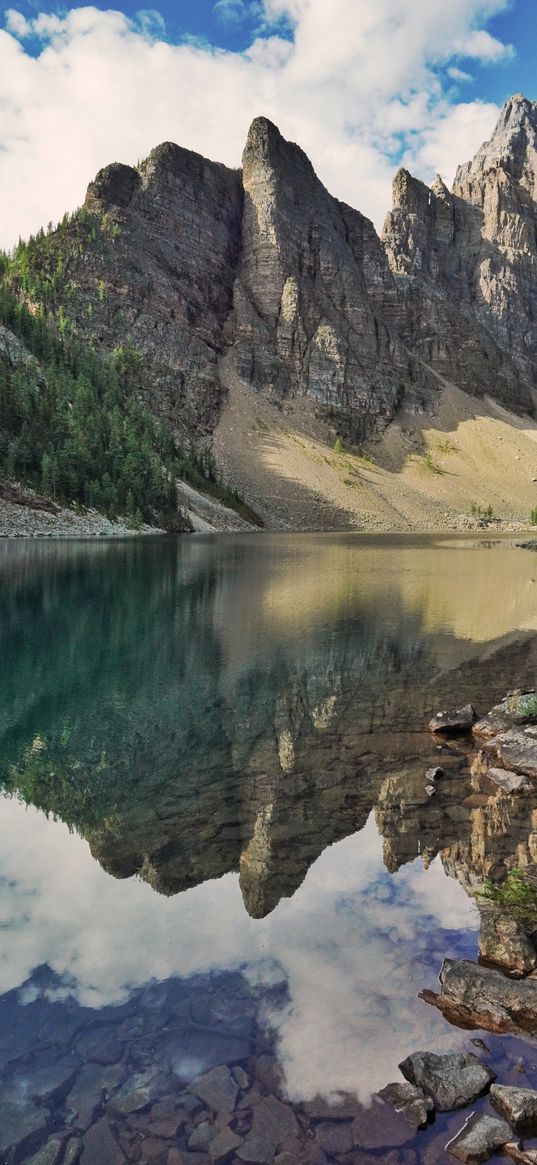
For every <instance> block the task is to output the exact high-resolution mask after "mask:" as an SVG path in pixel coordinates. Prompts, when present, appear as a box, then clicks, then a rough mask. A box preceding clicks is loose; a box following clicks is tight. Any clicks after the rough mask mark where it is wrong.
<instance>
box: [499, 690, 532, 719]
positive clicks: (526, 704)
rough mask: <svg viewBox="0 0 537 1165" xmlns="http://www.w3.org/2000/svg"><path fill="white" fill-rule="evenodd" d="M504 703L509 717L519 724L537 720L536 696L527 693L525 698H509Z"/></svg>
mask: <svg viewBox="0 0 537 1165" xmlns="http://www.w3.org/2000/svg"><path fill="white" fill-rule="evenodd" d="M506 703H507V711H508V712H509V715H510V716H512V717H513V719H514V720H518V721H519V722H520V723H521V724H523V723H525V722H526V721H528V720H537V696H536V695H534V694H532V693H528V695H527V696H511V697H510V699H509V700H507V702H506Z"/></svg>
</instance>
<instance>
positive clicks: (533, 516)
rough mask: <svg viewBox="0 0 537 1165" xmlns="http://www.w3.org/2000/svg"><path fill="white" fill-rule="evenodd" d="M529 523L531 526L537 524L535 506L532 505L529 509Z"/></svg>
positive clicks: (536, 508)
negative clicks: (530, 509) (531, 508)
mask: <svg viewBox="0 0 537 1165" xmlns="http://www.w3.org/2000/svg"><path fill="white" fill-rule="evenodd" d="M531 524H532V526H537V506H534V508H533V510H532V511H531Z"/></svg>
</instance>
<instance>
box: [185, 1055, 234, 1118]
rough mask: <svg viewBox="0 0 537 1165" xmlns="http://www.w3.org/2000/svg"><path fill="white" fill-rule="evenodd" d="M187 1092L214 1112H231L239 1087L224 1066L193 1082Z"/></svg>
mask: <svg viewBox="0 0 537 1165" xmlns="http://www.w3.org/2000/svg"><path fill="white" fill-rule="evenodd" d="M189 1090H190V1092H193V1093H194V1095H195V1096H199V1097H200V1099H201V1100H203V1102H204V1104H206V1105H207V1106H208V1107H209V1108H212V1109H213V1111H214V1112H233V1109H234V1108H235V1103H236V1100H237V1096H238V1095H239V1085H238V1083H237V1081H236V1080H235V1079H234V1077H233V1076H232V1075H231V1072H230V1070H229V1068H227V1067H225V1065H221V1066H220V1067H219V1068H213V1069H212V1070H211V1071H210V1072H206V1073H205V1075H204V1076H200V1077H199V1078H198V1079H197V1080H194V1081H193V1082H192V1084H190V1085H189Z"/></svg>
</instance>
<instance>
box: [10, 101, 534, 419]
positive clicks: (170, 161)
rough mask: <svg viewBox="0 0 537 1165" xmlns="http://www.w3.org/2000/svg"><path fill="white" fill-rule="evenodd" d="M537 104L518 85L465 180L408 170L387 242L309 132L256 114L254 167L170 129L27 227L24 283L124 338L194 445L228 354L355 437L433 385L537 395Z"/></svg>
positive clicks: (71, 319)
mask: <svg viewBox="0 0 537 1165" xmlns="http://www.w3.org/2000/svg"><path fill="white" fill-rule="evenodd" d="M536 197H537V105H534V104H532V103H531V102H529V101H526V100H525V99H524V98H522V97H515V98H513V99H512V100H511V101H510V102H508V104H507V105H506V106H505V108H504V110H503V111H502V114H501V117H500V120H499V123H498V126H497V128H496V130H495V133H494V135H493V137H492V139H491V141H490V142H487V143H486V144H485V145H484V146H483V147H482V148H481V150H480V151H479V152H478V153H477V155H476V157H475V158H474V160H473V161H472V162H470V163H468V164H467V165H465V166H463V167H461V168H460V169H459V171H458V173H457V178H456V180H455V184H454V188H453V191H452V192H450V191H449V190H448V189H447V188H446V186H445V185H444V184H443V182H442V181H441V180H440V179H438V180H437V181H436V182H435V183H434V184H433V185H432V187H431V188H430V189H429V188H428V187H427V186H425V185H424V184H423V183H422V182H420V181H418V180H417V179H415V178H413V177H411V175H410V174H409V173H408V172H407V171H405V170H400V171H399V173H398V174H397V176H396V178H395V182H394V205H393V209H392V211H391V212H390V214H389V215H388V217H387V220H386V225H385V229H384V234H383V239H382V242H381V240H379V238H378V237H377V235H376V233H375V230H374V228H373V226H372V224H371V223H370V222H369V221H368V220H367V219H366V218H364V217H363V216H362V215H361V214H359V213H358V211H354V210H352V209H351V208H350V207H348V206H346V205H344V204H342V203H340V202H338V201H337V199H335V198H333V197H332V196H331V195H330V194H329V193H328V192H327V191H326V190H325V188H324V187H323V185H322V183H321V182H320V181H319V179H318V178H317V176H316V175H315V172H314V170H313V168H312V166H311V163H310V162H309V160H308V158H307V157H306V156H305V154H304V153H303V152H302V150H300V149H299V147H298V146H296V145H293V144H291V143H289V142H286V141H285V140H284V139H283V138H282V136H281V134H280V133H279V131H278V130H277V128H276V127H275V126H274V125H272V124H271V122H269V121H267V120H266V119H265V118H258V119H257V120H256V121H254V123H253V125H252V127H251V130H250V133H249V136H248V141H247V144H246V149H245V153H244V158H243V170H242V172H241V171H233V170H229V169H227V168H226V167H224V166H220V165H218V164H216V163H213V162H209V161H207V160H206V159H204V158H202V157H200V156H199V155H197V154H193V153H191V152H189V151H187V150H183V149H180V148H179V147H178V146H175V145H171V144H169V143H166V144H164V145H162V146H159V147H158V148H157V149H156V150H154V151H153V152H152V153H151V154H150V156H149V158H147V159H146V161H144V162H142V163H140V164H139V165H138V166H137V167H136V168H130V167H128V166H123V165H118V164H114V165H112V166H108V167H107V168H106V169H104V170H102V171H101V172H100V173H99V174H98V175H97V178H96V179H95V181H94V182H92V183H91V185H90V186H89V189H88V193H87V198H86V202H85V205H84V207H83V209H82V211H81V212H79V213H78V214H77V215H75V216H74V217H73V219H72V220H71V221H70V222H66V223H64V224H62V226H61V227H60V228H58V230H57V231H56V232H53V233H52V234H50V235H48V236H45V237H44V239H43V240H42V241H41V243H39V240H37V241H34V242H35V243H36V245H34V246H33V250H32V253H31V263H32V265H33V270H34V274H35V271H37V277H36V278H34V277H32V279H31V280H30V284H31V286H30V289H29V290H28V286H25V287H23V288H22V290H23V292H24V293H25V294H26V298H27V299H30V300H32V299H33V300H34V301H36V302H39V300H40V299H41V302H43V303H44V306H45V308H46V311H47V313H48V312H50V310H51V308H52V312H53V314H54V313H55V314H56V318H57V320H58V326H59V327H60V328H67V333H68V332H69V329H70V328H72V329H73V330H74V331H76V333H77V334H78V335H79V336H83V337H87V338H89V339H90V340H91V341H92V342H93V343H95V344H96V345H97V346H102V347H104V348H105V349H111V348H114V347H117V346H118V345H121V344H127V345H131V346H133V347H134V348H136V349H137V350H138V351H139V353H141V355H142V357H143V360H144V365H145V379H144V388H143V389H142V390H141V391H142V395H143V403H144V404H146V405H149V406H150V407H151V408H152V409H153V410H154V411H155V412H157V413H163V414H166V415H168V416H169V417H171V419H172V420H173V422H174V423H175V424H176V426H177V428H178V429H179V430H181V431H182V432H183V433H184V434H186V436H187V437H188V438H189V439H190V438H191V439H193V440H194V441H195V442H196V441H199V440H204V439H206V438H207V437H208V436H209V435H210V434H211V432H212V431H213V429H214V427H215V425H216V423H217V420H218V416H219V413H220V411H221V406H222V403H223V400H224V398H225V387H224V383H225V381H224V379H223V377H222V375H221V368H220V360H221V357H222V356H223V355H227V356H228V361H227V365H228V366H230V367H231V368H232V370H233V373H234V375H235V377H236V378H238V380H239V381H240V382H241V383H242V384H243V385H246V387H247V388H248V389H249V390H252V391H253V392H255V393H258V394H262V395H263V396H264V397H266V398H267V399H269V400H270V401H272V402H273V403H275V404H276V405H278V406H281V405H282V404H283V405H286V403H288V402H289V401H291V400H293V399H294V398H305V399H307V400H309V401H310V402H312V403H311V407H312V408H313V409H314V410H316V412H317V415H318V416H319V417H320V418H321V419H323V418H327V417H329V418H331V420H332V421H334V422H335V427H336V429H337V431H339V432H341V433H343V434H346V435H348V436H350V437H351V439H354V440H360V439H361V438H363V437H367V436H369V435H372V434H375V433H378V432H380V431H381V430H382V429H383V428H384V427H385V425H386V424H387V423H388V422H389V421H390V420H391V419H392V418H393V417H394V415H395V413H396V411H397V409H398V407H399V406H400V405H401V404H402V403H403V402H404V403H405V404H406V406H407V408H410V409H414V410H417V411H426V410H427V409H428V407H429V406H430V404H431V403H432V402H434V399H435V397H436V395H437V394H438V391H439V389H440V388H441V384H442V383H445V382H450V383H454V384H456V385H457V386H458V387H459V388H461V389H463V390H464V391H466V392H469V393H471V394H473V395H477V396H479V395H481V394H484V393H488V394H490V395H492V396H494V397H495V398H496V399H498V400H500V401H501V402H503V403H505V404H507V405H509V406H510V407H512V408H514V409H515V410H517V411H519V412H532V411H533V403H534V402H533V395H532V394H533V391H534V386H536V385H537V351H536V348H537V338H536V334H535V330H534V327H533V317H534V312H535V310H536V306H535V293H534V290H533V289H534V281H535V276H536V273H537V242H536V238H537V232H536V227H537V205H536V201H535V199H536Z"/></svg>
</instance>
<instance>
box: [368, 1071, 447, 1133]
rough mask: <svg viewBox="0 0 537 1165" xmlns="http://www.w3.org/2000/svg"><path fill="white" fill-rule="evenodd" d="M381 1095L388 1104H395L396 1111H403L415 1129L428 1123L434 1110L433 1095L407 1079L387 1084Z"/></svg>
mask: <svg viewBox="0 0 537 1165" xmlns="http://www.w3.org/2000/svg"><path fill="white" fill-rule="evenodd" d="M379 1096H380V1098H381V1100H384V1101H385V1103H386V1104H391V1105H393V1107H394V1108H395V1111H396V1112H402V1113H403V1114H404V1115H405V1117H406V1119H407V1121H408V1123H409V1125H411V1126H412V1128H413V1129H419V1128H422V1126H423V1125H426V1124H427V1119H428V1116H429V1113H431V1112H434V1104H433V1102H432V1100H431V1097H430V1096H426V1095H425V1093H424V1091H423V1089H422V1088H418V1087H417V1086H416V1085H415V1084H409V1083H408V1082H407V1081H405V1083H404V1084H401V1083H399V1082H398V1083H396V1084H387V1085H386V1087H385V1088H382V1089H381V1091H380V1092H379Z"/></svg>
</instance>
